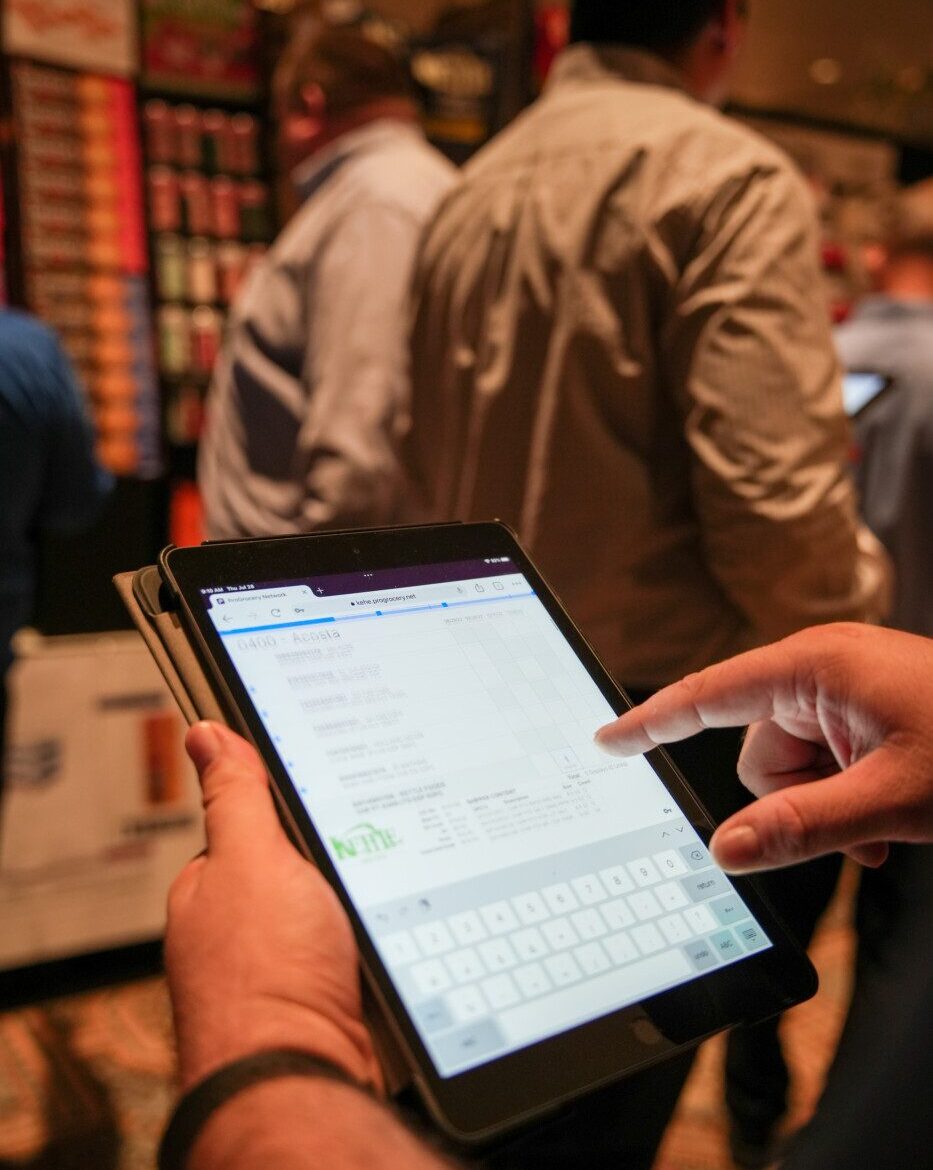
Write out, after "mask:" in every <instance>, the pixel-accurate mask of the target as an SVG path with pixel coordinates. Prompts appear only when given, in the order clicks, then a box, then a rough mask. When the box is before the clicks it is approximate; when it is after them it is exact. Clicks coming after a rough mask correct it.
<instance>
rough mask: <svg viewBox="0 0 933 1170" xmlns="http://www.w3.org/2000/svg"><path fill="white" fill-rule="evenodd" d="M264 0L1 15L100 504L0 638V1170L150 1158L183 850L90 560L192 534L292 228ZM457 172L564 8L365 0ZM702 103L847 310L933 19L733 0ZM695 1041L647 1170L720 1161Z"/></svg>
mask: <svg viewBox="0 0 933 1170" xmlns="http://www.w3.org/2000/svg"><path fill="white" fill-rule="evenodd" d="M294 7H295V5H294V4H293V3H289V2H288V0H254V2H253V3H250V2H249V0H0V49H2V52H0V119H2V122H0V124H2V134H0V221H2V222H0V229H2V230H0V298H2V302H3V303H5V304H7V305H9V306H12V307H20V308H24V309H28V310H29V311H31V312H32V313H34V314H36V315H37V316H39V317H40V318H42V319H43V320H44V321H45V322H47V323H48V324H49V325H51V326H52V327H54V329H55V330H56V331H57V332H58V334H59V335H60V337H61V339H62V341H63V343H64V346H65V348H66V350H67V352H68V354H69V355H70V357H71V359H72V362H73V363H74V365H75V367H76V369H77V371H78V373H79V375H80V378H81V381H82V384H83V387H84V389H85V392H86V394H87V399H88V403H89V405H90V408H91V412H92V414H93V419H94V425H95V429H96V443H97V454H98V458H99V460H100V461H101V463H102V464H103V465H104V466H105V467H107V468H109V470H110V471H111V472H112V473H113V474H114V476H115V477H116V481H117V482H116V490H115V491H114V493H113V495H112V496H111V498H110V499H109V501H108V502H107V504H106V506H105V509H104V512H103V514H102V516H101V517H100V519H99V521H98V522H97V524H96V525H95V527H94V528H93V529H92V531H91V532H90V533H87V534H85V535H83V536H81V537H73V538H65V537H55V538H52V537H47V538H43V541H42V544H41V555H40V571H39V580H38V595H37V599H36V606H35V620H34V623H33V628H32V629H31V630H29V631H23V632H21V634H20V635H19V636H18V639H17V642H16V662H15V666H14V668H13V671H12V674H11V683H10V685H11V690H12V694H13V704H12V707H13V710H14V717H13V720H12V723H11V725H10V729H9V735H8V744H7V755H6V762H5V770H6V794H5V798H4V809H3V818H2V838H0V1008H2V1009H4V1010H3V1012H2V1014H0V1164H2V1165H3V1166H7V1165H10V1166H29V1167H52V1166H71V1165H74V1166H81V1167H84V1168H93V1170H98V1168H100V1170H109V1168H111V1167H112V1168H114V1170H116V1168H117V1167H119V1168H121V1170H129V1168H130V1167H133V1168H135V1167H143V1166H150V1165H151V1164H152V1156H153V1149H154V1146H155V1142H156V1140H157V1137H158V1133H159V1130H160V1127H161V1125H162V1123H163V1121H164V1117H165V1113H166V1110H167V1108H168V1105H169V1101H170V1097H171V1092H172V1068H173V1063H172V1050H171V1040H170V1024H169V1017H168V1010H167V1000H166V997H165V993H164V988H163V985H162V982H161V980H160V978H159V977H158V974H157V972H158V967H159V945H158V939H159V936H160V933H161V929H162V924H163V914H164V910H163V905H164V896H165V890H166V888H167V886H168V884H169V882H170V880H171V878H172V876H173V874H174V873H175V872H176V871H177V870H178V868H179V867H180V865H181V864H182V863H183V862H184V861H185V860H186V859H187V858H188V857H190V856H191V855H192V854H193V853H195V852H196V851H197V850H198V848H199V847H200V824H199V818H198V812H197V801H196V796H195V786H194V783H193V778H192V775H191V773H190V771H189V768H188V765H187V763H186V761H185V759H184V757H183V752H182V743H181V740H182V734H183V728H182V726H181V722H180V718H179V716H178V715H177V713H176V711H175V709H174V705H173V703H172V701H171V699H170V697H169V696H168V695H167V693H166V692H165V690H164V688H163V686H162V683H161V680H160V678H159V677H158V675H157V674H156V672H155V670H154V668H153V667H152V665H151V664H150V662H149V660H148V655H147V654H146V653H145V651H144V650H143V649H142V648H141V645H140V644H139V642H138V640H137V638H136V636H135V635H134V634H132V633H131V632H129V630H128V628H127V627H128V623H127V620H126V618H125V615H124V613H123V611H122V607H121V605H120V603H119V601H118V599H117V597H116V594H115V593H114V591H113V589H112V587H111V585H110V577H111V575H112V574H113V573H115V572H117V571H121V570H125V569H131V568H135V567H138V566H140V565H143V564H146V563H150V562H152V561H153V560H154V559H155V557H156V555H157V553H158V551H159V549H160V548H161V547H162V546H163V545H164V544H166V543H168V542H169V541H171V542H174V543H176V544H188V543H194V542H197V541H199V540H200V539H201V512H200V503H199V499H198V493H197V489H196V486H195V483H194V469H195V458H196V451H197V444H198V438H199V434H200V431H201V427H202V423H203V403H204V396H205V393H206V390H207V386H208V383H209V380H210V374H211V369H212V366H213V362H214V359H215V357H216V355H217V352H218V348H219V346H220V342H221V338H222V334H223V328H224V321H225V315H226V313H227V312H228V310H229V307H230V305H231V303H232V302H233V301H234V299H235V297H236V294H237V290H238V288H239V287H240V286H241V284H242V282H243V280H244V279H245V277H246V276H247V275H248V273H249V271H250V268H251V266H252V265H254V264H255V263H256V261H257V260H258V259H259V258H260V257H261V256H262V255H263V252H264V250H265V248H266V247H267V246H268V244H269V243H270V242H271V241H272V239H273V238H274V237H275V235H276V233H277V232H278V231H279V230H280V229H281V228H282V226H283V225H284V224H285V223H286V222H287V219H288V217H289V215H290V213H291V212H292V210H293V205H292V199H291V195H290V190H289V184H288V182H287V175H285V174H284V173H283V172H282V169H281V168H280V167H279V166H278V164H277V160H276V158H275V153H274V149H273V144H274V135H273V134H272V133H270V132H269V131H270V129H271V126H270V110H269V79H270V73H271V68H272V65H273V64H274V62H275V60H276V56H277V53H278V52H279V50H280V48H281V46H282V44H283V40H284V38H285V37H286V36H287V25H286V19H287V17H288V14H289V12H290V10H291V9H293V8H294ZM368 7H369V9H370V10H371V11H373V12H375V13H377V14H378V15H380V16H382V17H384V18H385V19H386V20H387V21H390V22H391V23H392V27H393V28H394V30H395V33H396V35H398V36H399V37H401V38H403V39H404V41H405V42H406V44H407V47H408V50H409V57H410V60H411V65H412V70H413V74H414V77H415V80H416V83H417V86H418V90H419V94H420V97H421V99H422V104H423V109H424V118H425V128H426V130H427V133H428V136H429V138H430V139H431V141H432V142H434V143H435V144H436V145H437V146H439V147H440V148H441V149H442V150H443V151H444V153H446V154H447V155H448V156H449V157H450V158H451V159H453V160H454V161H455V162H457V163H461V162H463V161H465V160H466V159H467V158H468V157H469V156H470V155H471V153H472V152H473V151H475V150H476V149H477V148H478V147H479V146H480V145H482V144H483V143H484V142H485V141H486V140H487V139H488V138H489V137H490V136H491V135H492V134H494V133H495V132H496V131H497V130H499V129H500V128H501V127H502V126H504V125H505V124H506V123H507V122H508V121H509V120H510V119H511V118H513V117H514V116H515V115H516V114H517V113H518V112H519V111H520V110H521V109H522V108H523V106H525V105H526V104H527V103H528V102H529V101H530V100H532V99H533V98H534V97H535V95H536V94H537V93H538V92H539V91H540V88H541V86H542V85H543V83H544V80H545V78H546V76H547V73H548V69H549V66H550V64H551V62H552V60H553V58H554V56H555V55H556V54H557V53H558V52H559V50H560V49H561V47H562V46H563V44H564V43H565V40H566V36H567V11H566V6H565V5H564V4H561V3H545V2H536V0H492V2H489V0H485V2H469V0H460V2H457V3H453V2H449V0H371V3H370V4H369V5H368ZM728 109H729V112H731V113H732V114H734V115H735V116H736V117H738V118H740V119H742V120H745V121H747V122H749V123H750V124H751V125H753V126H754V127H755V128H757V129H758V130H759V131H760V132H761V133H763V134H764V135H766V136H768V137H771V138H773V139H774V140H775V141H776V142H778V143H779V144H780V145H781V146H783V147H784V149H785V150H786V151H788V153H790V154H791V156H792V157H793V158H794V159H795V160H796V161H797V163H798V164H799V165H800V167H801V169H802V170H803V172H804V173H805V175H806V176H807V178H808V181H809V184H810V187H811V189H812V192H813V197H814V200H815V202H816V205H817V207H818V210H819V215H820V221H821V224H822V244H821V247H822V266H823V278H824V283H825V300H826V311H827V313H828V314H829V315H830V317H831V318H832V320H833V321H835V322H841V321H843V320H845V319H846V317H847V315H848V314H849V312H850V311H851V308H852V306H853V304H854V303H855V302H856V301H857V300H858V298H859V296H860V295H861V294H862V293H863V292H864V290H865V287H866V276H865V273H864V272H863V271H862V266H861V259H860V257H861V246H862V244H863V243H864V242H865V241H866V240H868V239H870V238H871V235H872V232H873V230H874V229H875V220H876V216H877V208H878V207H879V204H880V202H881V201H882V200H883V199H884V198H885V197H886V196H888V195H890V194H891V193H892V192H893V191H895V190H896V189H897V188H898V187H900V186H903V185H906V184H910V183H913V182H915V181H918V180H920V179H923V178H925V177H927V176H929V175H930V174H933V5H931V3H930V0H893V2H892V3H889V4H886V5H880V4H877V3H870V2H869V0H752V3H751V5H750V24H749V35H748V40H747V44H746V46H745V49H744V51H743V56H742V60H741V64H740V68H739V72H738V76H737V79H736V82H735V84H734V86H733V88H732V96H731V101H730V105H729V107H728ZM852 880H853V879H852V876H851V875H848V876H847V877H846V879H845V881H844V882H843V887H842V891H841V894H840V896H839V898H838V899H837V902H836V903H835V904H834V906H833V907H832V909H831V910H830V912H829V915H828V916H827V920H826V922H825V923H824V928H823V931H822V932H821V933H820V934H819V935H818V937H817V940H816V943H815V951H814V954H815V957H816V959H817V962H818V963H819V965H820V967H821V971H822V973H823V976H824V981H823V990H822V991H821V993H820V996H819V997H818V998H817V1000H816V1001H814V1002H813V1003H811V1004H808V1005H804V1007H802V1008H800V1009H797V1011H796V1012H795V1013H791V1016H790V1018H789V1020H788V1022H787V1025H786V1026H787V1029H788V1035H789V1043H790V1048H791V1052H792V1055H793V1059H794V1063H795V1068H796V1070H797V1072H798V1074H799V1075H798V1080H797V1082H796V1083H795V1084H796V1087H795V1098H794V1102H793V1108H792V1116H791V1118H790V1122H789V1123H790V1124H796V1123H798V1122H799V1121H800V1120H801V1119H802V1118H804V1117H805V1116H806V1115H807V1113H808V1111H809V1110H810V1109H812V1106H813V1103H814V1101H815V1099H816V1096H817V1095H818V1092H819V1087H820V1083H821V1077H822V1075H823V1070H824V1069H825V1067H826V1064H827V1062H828V1060H829V1059H830V1057H831V1055H832V1051H833V1046H834V1044H835V1040H836V1037H837V1034H838V1030H839V1027H840V1025H841V1021H842V1019H843V1018H844V1013H845V1008H846V1002H847V995H848V987H849V980H850V966H851V953H852V939H851V932H850V930H849V925H848V909H847V907H848V905H849V903H850V901H851V890H852ZM719 1059H720V1052H719V1048H718V1047H717V1045H715V1044H714V1045H712V1046H711V1047H709V1048H708V1049H707V1050H706V1051H705V1052H704V1055H703V1059H702V1060H701V1062H700V1064H699V1065H698V1068H697V1070H696V1071H695V1073H694V1076H693V1078H692V1079H691V1082H690V1083H689V1085H688V1088H687V1092H686V1094H685V1097H684V1100H683V1102H682V1105H681V1109H680V1111H679V1113H678V1116H677V1119H676V1120H675V1123H674V1126H673V1127H672V1130H671V1132H670V1133H669V1136H668V1140H667V1142H666V1144H665V1146H664V1147H663V1149H662V1151H661V1153H660V1154H659V1161H658V1166H659V1167H667V1168H674V1167H677V1168H680V1170H686V1167H688V1166H689V1167H692V1168H694V1170H700V1168H702V1170H707V1168H708V1170H714V1168H716V1167H720V1166H723V1167H726V1166H729V1165H730V1162H729V1161H728V1157H727V1154H726V1149H725V1144H724V1141H723V1138H722V1132H721V1119H722V1107H721V1102H720V1101H719V1088H718V1085H719V1077H718V1074H717V1071H716V1069H717V1061H718V1060H719Z"/></svg>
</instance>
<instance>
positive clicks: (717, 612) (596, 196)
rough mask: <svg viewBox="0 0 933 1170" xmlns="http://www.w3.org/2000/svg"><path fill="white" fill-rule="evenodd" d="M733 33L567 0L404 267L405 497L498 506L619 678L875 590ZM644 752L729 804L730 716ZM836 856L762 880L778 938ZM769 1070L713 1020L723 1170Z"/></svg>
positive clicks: (626, 1117)
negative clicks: (718, 1035) (720, 1046)
mask: <svg viewBox="0 0 933 1170" xmlns="http://www.w3.org/2000/svg"><path fill="white" fill-rule="evenodd" d="M742 23H743V21H742V13H741V11H740V4H739V0H645V2H644V3H640V2H631V3H626V4H607V3H605V2H602V0H577V3H576V4H575V5H574V8H573V18H572V29H571V39H572V41H573V42H574V43H573V44H572V45H571V47H570V48H569V49H568V50H567V51H566V52H565V53H564V54H563V55H562V57H561V58H560V59H559V60H558V61H557V63H556V65H555V68H554V72H553V74H552V77H551V79H550V81H549V83H548V86H547V88H546V90H545V93H544V94H543V96H542V97H541V99H540V100H539V101H537V102H536V103H534V105H533V106H532V107H531V108H530V109H529V110H528V111H526V112H525V113H524V114H523V115H522V116H521V117H519V118H518V119H517V120H516V121H515V122H514V123H513V124H512V125H511V126H510V127H508V128H507V129H506V130H505V131H504V132H503V133H502V134H500V135H499V136H498V137H497V138H496V139H495V140H494V141H493V142H492V143H490V144H489V145H488V146H487V147H486V148H485V149H483V150H482V151H480V152H479V154H478V155H477V156H476V157H475V158H474V159H473V160H472V161H471V162H470V163H469V164H468V165H467V167H466V168H465V170H464V172H463V176H462V181H461V183H460V184H459V186H458V187H457V188H456V189H455V190H454V192H453V193H452V194H451V195H449V196H448V197H447V198H446V200H445V201H444V202H443V204H442V205H441V209H440V211H439V213H438V214H437V216H436V217H435V219H434V222H433V224H432V226H431V228H430V229H429V231H428V233H427V236H426V238H425V240H424V242H423V244H422V250H421V253H420V259H419V263H418V266H417V269H416V275H415V286H414V300H415V305H414V319H413V334H412V379H413V387H412V406H411V411H412V418H411V424H412V425H411V430H410V433H409V436H408V440H407V451H406V463H407V466H408V471H409V475H410V480H411V488H412V493H413V500H414V501H415V504H416V506H417V508H418V510H419V511H420V514H421V515H422V516H423V517H425V518H428V519H437V520H446V519H452V518H457V519H488V518H490V517H493V516H496V517H500V518H501V519H503V520H505V521H507V522H508V523H509V524H511V525H512V526H513V527H514V528H515V530H516V531H517V533H518V536H519V538H520V539H521V540H522V542H523V543H524V544H525V545H526V546H527V547H528V548H529V549H530V551H531V553H532V555H533V556H534V558H535V560H536V561H537V562H538V564H539V566H540V567H541V569H542V571H543V573H544V575H545V577H547V578H548V580H549V581H550V582H551V583H552V584H553V585H554V586H555V588H556V590H557V592H558V593H559V594H560V596H561V598H562V599H563V601H564V602H565V604H566V605H567V608H568V609H569V611H570V613H571V614H572V615H573V616H574V618H575V619H576V620H577V621H578V623H579V624H580V626H581V628H582V629H583V631H584V633H585V634H586V635H587V636H588V637H589V638H590V640H591V641H592V642H593V643H594V644H595V646H596V648H597V650H598V651H599V653H600V654H601V656H602V657H603V659H604V661H605V662H606V664H607V666H608V667H609V668H610V670H612V671H613V673H614V674H615V675H616V677H617V678H618V679H619V681H620V682H622V683H623V684H625V685H626V686H627V687H629V688H630V689H633V690H634V691H635V692H636V694H637V696H638V697H644V696H645V694H646V693H647V692H649V691H651V690H653V689H655V688H657V687H659V686H661V685H663V684H666V683H669V682H671V681H673V680H674V679H676V678H679V677H680V676H682V675H683V674H686V673H688V672H691V671H695V670H698V669H700V668H702V667H705V666H707V665H709V664H710V663H711V662H714V661H716V660H717V659H720V658H723V657H726V656H728V655H731V654H734V653H736V652H738V651H741V650H745V649H748V648H749V647H752V646H755V645H758V644H761V643H764V642H767V641H771V640H774V639H777V638H780V637H782V636H784V635H786V634H790V633H792V632H793V631H795V630H798V629H800V628H802V627H804V626H808V625H813V624H814V623H818V622H827V621H834V620H841V619H854V620H875V619H878V618H880V617H881V616H882V615H883V608H884V604H885V593H886V580H887V567H886V561H885V559H884V554H883V553H882V551H881V549H880V546H879V545H878V544H877V543H876V541H875V540H874V538H873V537H872V536H871V535H870V534H869V532H868V531H867V530H866V529H865V528H863V527H862V526H861V525H860V523H859V520H858V518H857V512H856V501H855V496H854V492H853V488H852V484H851V482H850V478H849V474H848V470H847V466H846V464H847V454H848V427H847V424H846V420H845V417H844V414H843V409H842V399H841V390H840V378H839V370H838V367H837V362H836V358H835V356H834V350H833V345H832V340H831V335H830V329H829V322H828V319H827V314H826V307H825V304H824V302H823V299H822V295H821V282H820V274H819V270H818V262H817V256H818V242H817V229H816V223H815V218H814V215H813V211H812V207H811V203H810V200H809V197H808V194H807V191H806V188H805V186H804V183H803V182H802V180H801V178H800V176H799V175H798V174H797V173H796V171H795V170H794V168H793V167H792V166H791V164H790V163H789V161H788V160H787V159H786V158H785V157H784V155H782V154H781V153H780V152H779V151H778V150H777V149H775V148H774V147H773V146H771V145H770V144H768V143H767V142H765V141H764V140H762V139H761V138H759V137H758V136H757V135H755V134H753V133H752V132H750V131H749V130H747V129H745V128H744V127H742V126H741V125H738V124H736V123H735V122H732V121H730V120H728V119H726V118H724V117H722V116H721V115H720V114H719V113H718V112H717V111H716V110H715V109H713V108H712V104H713V103H715V102H716V101H718V100H719V99H720V98H721V97H722V96H723V95H724V92H725V88H726V81H727V78H728V75H729V72H730V66H731V64H732V61H733V59H734V56H735V53H736V51H737V48H738V44H739V41H740V34H741V29H742ZM672 754H674V756H675V758H676V759H678V762H680V763H681V765H682V766H683V767H684V770H685V771H686V773H687V775H688V778H689V779H691V780H692V781H693V783H694V784H695V785H696V786H697V788H698V789H699V791H700V793H701V795H702V796H703V798H704V800H705V802H706V803H707V805H708V806H709V807H710V808H711V811H713V813H714V815H715V816H717V818H720V819H721V818H723V817H724V816H726V815H728V814H729V813H730V812H733V811H735V808H736V807H737V805H738V803H739V802H740V800H741V796H740V786H739V784H738V781H737V780H736V774H735V762H736V758H737V754H738V737H737V735H735V734H734V733H732V732H717V733H712V734H711V736H707V738H706V739H705V740H701V741H700V742H691V743H690V744H688V745H679V746H678V747H677V748H675V749H674V750H673V753H672ZM836 872H837V868H836V862H835V860H833V859H828V860H826V861H824V862H822V863H818V867H817V868H814V867H808V868H807V869H806V870H804V871H803V872H802V873H801V872H799V871H794V870H791V871H788V873H787V874H785V875H782V879H781V883H780V885H779V886H777V887H774V888H773V890H772V893H773V896H774V897H775V898H776V899H777V900H778V902H779V905H780V907H781V908H782V910H784V911H785V912H786V914H787V916H788V917H789V919H790V921H791V925H793V926H794V927H795V928H796V930H797V932H798V935H799V937H800V938H801V940H802V941H803V942H806V940H807V939H808V938H809V935H810V932H811V931H812V928H813V924H814V922H815V920H816V917H817V915H818V913H819V911H820V910H821V909H822V908H823V906H824V904H825V900H826V898H827V897H828V894H829V891H830V890H831V888H832V885H833V883H834V880H835V875H836ZM655 1075H657V1074H644V1075H643V1077H642V1078H636V1079H644V1078H645V1077H647V1078H650V1077H651V1076H655ZM786 1087H787V1072H786V1068H785V1065H784V1062H783V1059H782V1057H781V1052H780V1047H779V1045H778V1041H777V1035H776V1031H775V1029H774V1027H773V1025H768V1026H766V1027H765V1029H763V1030H762V1031H761V1032H759V1033H758V1035H757V1036H756V1037H755V1038H754V1043H753V1044H752V1043H751V1042H749V1041H748V1040H747V1039H745V1038H743V1036H742V1035H739V1036H738V1037H736V1038H735V1039H733V1041H732V1042H731V1044H730V1060H729V1077H728V1082H727V1091H728V1096H729V1101H730V1105H731V1106H732V1112H733V1117H734V1119H735V1121H736V1129H735V1131H734V1135H733V1137H734V1143H733V1148H734V1153H735V1154H736V1156H737V1157H738V1158H741V1159H742V1164H744V1165H755V1164H761V1165H763V1164H765V1160H767V1159H770V1157H771V1154H772V1149H771V1147H770V1139H771V1135H772V1133H773V1129H774V1126H775V1123H776V1121H777V1118H778V1117H779V1116H780V1114H781V1112H782V1111H783V1108H784V1103H785V1095H786ZM666 1091H667V1090H666V1089H659V1090H658V1091H657V1092H656V1093H655V1095H654V1100H655V1102H656V1106H655V1113H657V1111H658V1110H659V1109H660V1108H662V1106H661V1102H662V1101H663V1100H664V1099H665V1098H664V1094H665V1092H666ZM626 1104H627V1100H626V1097H625V1095H624V1094H620V1098H619V1107H620V1109H623V1108H624V1107H625V1106H626ZM619 1117H620V1144H619V1147H618V1149H619V1151H620V1152H624V1153H626V1154H627V1155H628V1157H629V1161H630V1163H631V1164H638V1158H637V1157H636V1156H634V1154H633V1153H632V1152H631V1151H629V1150H628V1148H627V1146H626V1141H627V1139H628V1136H629V1135H628V1134H627V1133H626V1132H625V1130H626V1129H628V1130H629V1131H630V1129H631V1123H632V1113H631V1110H630V1109H629V1110H628V1111H627V1112H626V1113H622V1112H620V1114H619ZM646 1120H647V1119H646ZM550 1140H551V1145H550V1146H549V1147H548V1150H547V1151H546V1155H547V1157H549V1158H551V1159H552V1161H551V1162H550V1163H549V1164H556V1163H555V1162H554V1161H553V1148H554V1143H553V1135H551V1139H550Z"/></svg>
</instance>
